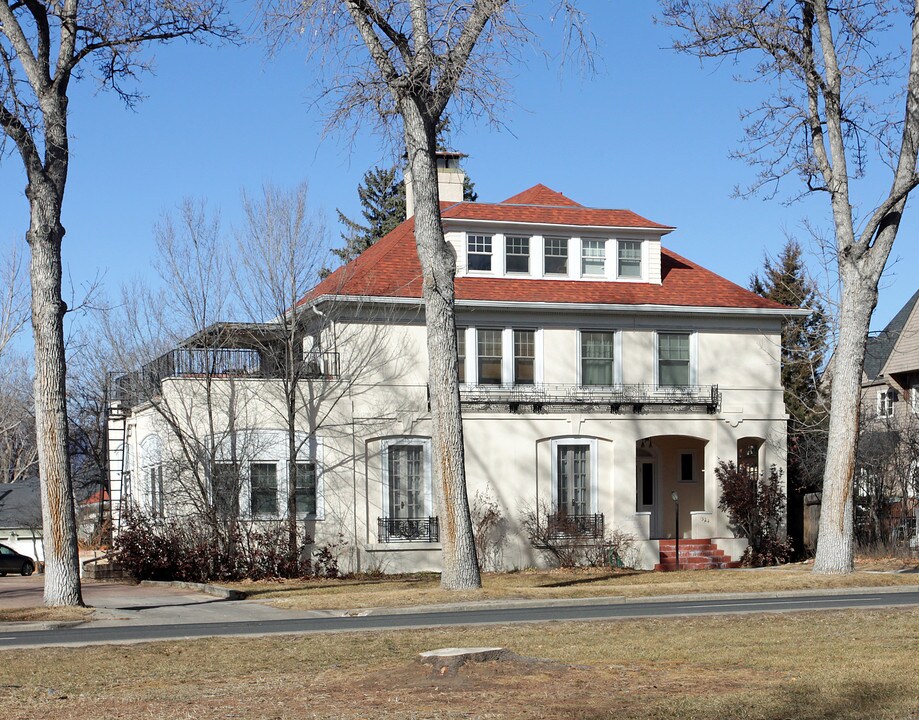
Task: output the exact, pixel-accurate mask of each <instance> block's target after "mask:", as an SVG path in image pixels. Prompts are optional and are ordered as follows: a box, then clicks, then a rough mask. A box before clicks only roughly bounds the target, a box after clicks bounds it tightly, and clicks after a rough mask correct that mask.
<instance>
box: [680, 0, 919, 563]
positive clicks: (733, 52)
mask: <svg viewBox="0 0 919 720" xmlns="http://www.w3.org/2000/svg"><path fill="white" fill-rule="evenodd" d="M662 5H663V20H664V22H666V23H667V24H669V25H670V26H672V27H674V28H676V29H677V30H678V31H680V32H681V36H680V38H679V39H678V40H677V42H676V43H675V47H676V49H677V50H679V51H682V52H685V53H689V54H691V55H695V56H697V57H700V58H715V59H720V58H734V59H737V60H738V61H739V62H742V63H744V62H747V61H748V60H752V63H751V64H750V65H742V66H741V67H744V68H748V69H749V70H750V71H751V72H752V75H753V79H754V80H756V81H757V82H760V83H762V84H763V86H768V85H771V86H772V87H773V88H774V91H773V93H772V95H771V96H769V97H768V98H767V99H766V100H765V101H763V103H762V104H761V105H760V106H759V107H757V108H756V109H755V110H753V111H751V112H748V113H747V114H746V116H745V119H746V120H747V123H748V124H747V128H746V141H747V143H748V146H747V150H746V151H745V152H743V153H741V155H742V156H743V157H745V159H747V160H748V161H750V162H751V163H754V164H756V165H758V166H759V167H760V169H761V173H760V175H759V177H758V180H757V183H756V185H755V186H754V189H761V188H764V187H771V188H773V190H774V189H775V188H776V187H777V183H778V181H779V180H780V179H781V178H782V177H784V176H786V175H789V174H794V175H798V176H799V177H800V178H801V179H802V181H803V182H804V183H805V187H806V192H822V193H826V195H827V197H828V199H829V201H830V208H831V211H832V218H833V226H834V231H835V254H836V262H837V270H838V277H839V292H840V300H839V337H838V342H837V346H836V351H835V354H834V358H833V366H834V367H833V384H832V394H831V416H830V427H829V447H828V448H827V463H826V468H825V470H824V482H823V501H822V514H821V520H820V536H819V542H818V545H817V557H816V561H815V563H814V571H815V572H820V573H847V572H851V571H852V568H853V541H852V538H853V532H852V531H853V525H852V520H853V504H852V503H853V497H852V495H853V477H854V472H855V464H856V463H855V452H856V439H857V433H858V419H859V402H860V383H861V376H862V367H863V365H864V357H865V342H866V337H867V334H868V327H869V322H870V320H871V315H872V313H873V311H874V308H875V306H876V304H877V297H878V280H879V279H880V276H881V273H882V271H883V270H884V266H885V264H886V263H887V258H888V256H889V255H890V250H891V247H892V245H893V242H894V239H895V238H896V235H897V231H898V229H899V227H900V221H901V218H902V214H903V210H904V207H905V206H906V200H907V197H908V196H909V193H910V192H911V191H912V190H913V189H914V188H915V187H916V185H917V184H919V175H917V173H916V158H917V152H919V2H909V3H903V4H902V5H901V6H896V5H895V4H894V3H890V2H886V1H885V0H868V1H867V2H865V1H863V0H840V1H839V2H836V3H832V4H830V3H828V2H827V1H826V0H777V1H774V2H766V3H764V2H759V1H756V0H721V1H717V2H716V1H713V0H663V2H662ZM908 26H911V30H910V32H909V33H908V34H907V33H906V32H904V31H905V29H906V28H907V27H908ZM892 38H897V39H900V38H902V39H903V41H904V42H905V44H907V45H908V50H907V52H906V55H905V60H906V62H905V64H903V63H902V62H901V61H902V60H903V57H901V56H900V55H898V54H896V53H892V54H891V53H886V52H885V51H883V50H882V49H881V48H884V47H890V41H891V39H892ZM907 40H908V42H906V41H907ZM748 56H749V57H748ZM893 83H899V84H900V85H899V92H898V93H896V98H895V100H894V101H891V102H887V97H886V93H888V92H889V90H888V86H889V85H891V84H893ZM881 162H883V163H886V164H887V165H888V166H889V167H890V170H891V182H890V188H889V190H888V191H887V192H886V194H885V195H884V196H883V197H882V198H881V200H880V202H877V199H876V198H874V196H873V195H870V196H868V195H867V193H866V197H861V198H860V197H857V191H856V188H857V185H856V180H857V179H858V178H861V177H863V176H864V175H865V174H866V173H870V174H871V176H875V173H876V172H877V167H876V166H877V165H878V164H879V163H881ZM859 200H861V201H863V202H862V203H861V205H862V206H863V207H867V208H868V210H867V212H866V213H864V214H859V211H858V208H859V206H860V203H859ZM869 203H870V204H869Z"/></svg>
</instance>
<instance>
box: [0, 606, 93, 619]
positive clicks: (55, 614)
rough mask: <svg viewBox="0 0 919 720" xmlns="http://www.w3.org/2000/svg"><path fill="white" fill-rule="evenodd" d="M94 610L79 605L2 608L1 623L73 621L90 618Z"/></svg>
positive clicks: (0, 613)
mask: <svg viewBox="0 0 919 720" xmlns="http://www.w3.org/2000/svg"><path fill="white" fill-rule="evenodd" d="M92 613H93V611H92V610H91V609H90V608H78V607H51V608H49V607H31V608H6V609H4V608H0V623H3V622H52V621H54V622H72V621H75V620H89V619H90V618H91V617H92Z"/></svg>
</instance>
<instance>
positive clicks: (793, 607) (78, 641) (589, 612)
mask: <svg viewBox="0 0 919 720" xmlns="http://www.w3.org/2000/svg"><path fill="white" fill-rule="evenodd" d="M917 606H919V592H893V593H870V594H865V593H860V594H851V595H839V594H827V595H815V596H806V597H804V596H797V597H791V596H786V597H771V598H766V597H761V598H746V599H739V600H725V599H718V598H716V599H708V600H706V599H701V598H700V599H698V600H681V601H666V602H630V603H611V604H590V605H586V604H585V605H566V606H558V605H555V606H545V607H517V608H483V609H473V610H451V611H444V612H424V613H398V614H397V613H392V614H379V615H365V616H357V617H314V618H307V619H304V618H297V619H277V620H257V621H250V622H207V623H183V624H164V623H160V624H155V625H122V626H105V627H98V626H97V627H94V626H92V625H84V626H79V627H71V628H55V629H52V630H27V631H19V632H8V631H7V629H6V628H3V627H0V649H4V648H6V649H9V648H15V647H37V646H47V645H96V644H110V643H131V642H149V641H156V640H176V639H188V638H198V637H220V636H247V635H248V636H258V635H278V634H301V633H317V632H361V631H373V630H393V629H397V628H400V629H401V628H422V627H424V628H430V627H450V626H460V625H487V624H510V623H529V622H552V621H579V622H582V621H591V620H619V619H628V618H645V617H668V616H687V615H709V614H735V613H761V612H794V611H806V610H842V609H847V608H878V607H917Z"/></svg>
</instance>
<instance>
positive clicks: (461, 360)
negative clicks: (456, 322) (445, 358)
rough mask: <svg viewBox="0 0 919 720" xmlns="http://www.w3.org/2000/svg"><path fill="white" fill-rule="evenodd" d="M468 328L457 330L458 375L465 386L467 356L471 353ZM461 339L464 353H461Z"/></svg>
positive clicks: (461, 383) (460, 382)
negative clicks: (467, 335)
mask: <svg viewBox="0 0 919 720" xmlns="http://www.w3.org/2000/svg"><path fill="white" fill-rule="evenodd" d="M466 334H467V333H466V328H464V327H458V328H456V374H457V375H458V379H459V384H460V385H465V384H466V378H467V375H468V374H467V372H466V355H467V353H468V352H469V342H468V340H469V338H467V337H466ZM460 338H462V345H463V352H462V353H460Z"/></svg>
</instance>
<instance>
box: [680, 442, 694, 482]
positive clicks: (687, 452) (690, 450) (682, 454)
mask: <svg viewBox="0 0 919 720" xmlns="http://www.w3.org/2000/svg"><path fill="white" fill-rule="evenodd" d="M687 455H688V456H689V458H690V463H691V464H690V477H689V478H688V479H687V478H686V477H684V476H683V458H684V457H686V456H687ZM677 458H678V462H679V469H678V473H679V479H678V480H677V482H680V483H683V484H686V485H691V484H693V483H696V482H698V481H699V473H698V472H697V470H696V468H698V466H699V451H698V450H696V449H695V448H684V449H683V450H680V451H678V452H677Z"/></svg>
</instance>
